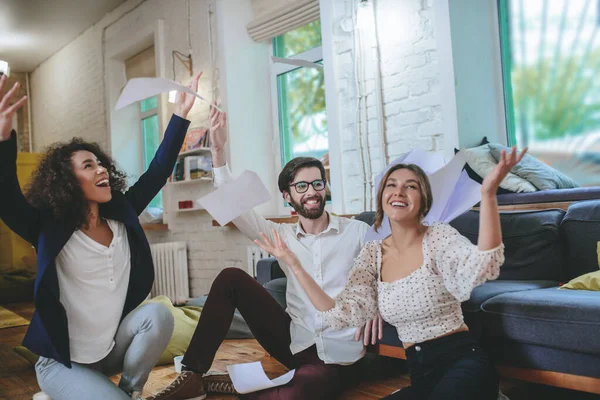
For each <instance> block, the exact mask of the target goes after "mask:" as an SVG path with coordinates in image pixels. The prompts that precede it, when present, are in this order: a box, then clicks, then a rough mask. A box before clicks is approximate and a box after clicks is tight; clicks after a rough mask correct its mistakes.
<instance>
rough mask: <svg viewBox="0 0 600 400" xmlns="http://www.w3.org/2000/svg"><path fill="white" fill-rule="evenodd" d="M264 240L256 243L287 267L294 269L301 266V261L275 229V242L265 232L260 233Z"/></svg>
mask: <svg viewBox="0 0 600 400" xmlns="http://www.w3.org/2000/svg"><path fill="white" fill-rule="evenodd" d="M260 236H261V237H262V240H255V241H254V243H256V244H257V245H259V246H260V247H262V248H263V250H265V251H267V252H268V253H270V254H272V255H274V256H275V257H277V259H279V260H281V261H283V262H284V263H286V264H287V265H289V266H291V267H294V266H298V265H300V261H299V260H298V257H296V254H294V252H293V251H291V250H290V249H289V248H288V247H287V245H286V244H285V242H284V241H283V240H282V239H281V237H280V236H279V234H278V233H277V231H276V230H275V229H273V241H272V242H271V240H270V239H269V237H268V236H267V235H265V234H264V233H263V232H261V233H260Z"/></svg>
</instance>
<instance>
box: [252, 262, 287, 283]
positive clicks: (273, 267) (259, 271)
mask: <svg viewBox="0 0 600 400" xmlns="http://www.w3.org/2000/svg"><path fill="white" fill-rule="evenodd" d="M277 278H285V274H284V273H283V271H282V270H281V267H280V266H279V262H277V259H276V258H275V257H269V258H263V259H262V260H259V261H258V263H257V264H256V279H257V280H258V282H259V283H260V284H261V285H264V284H265V283H267V282H270V281H272V280H273V279H277Z"/></svg>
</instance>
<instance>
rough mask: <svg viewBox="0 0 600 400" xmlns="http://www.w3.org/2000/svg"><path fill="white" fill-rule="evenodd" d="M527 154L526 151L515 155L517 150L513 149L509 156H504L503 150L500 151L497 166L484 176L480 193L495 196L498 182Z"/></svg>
mask: <svg viewBox="0 0 600 400" xmlns="http://www.w3.org/2000/svg"><path fill="white" fill-rule="evenodd" d="M525 153H527V149H524V150H523V151H521V154H518V155H517V149H516V148H515V147H513V148H512V151H511V152H510V154H506V151H505V150H502V152H501V153H500V159H499V160H498V165H496V167H495V168H494V169H493V170H492V171H491V172H490V173H489V174H487V175H486V177H485V179H484V180H483V182H482V184H481V191H482V192H483V193H490V194H494V195H495V194H496V191H497V190H498V186H500V182H502V180H503V179H504V178H506V175H508V173H509V172H510V170H511V169H512V168H513V167H514V166H515V165H517V163H519V161H521V159H522V158H523V156H524V155H525Z"/></svg>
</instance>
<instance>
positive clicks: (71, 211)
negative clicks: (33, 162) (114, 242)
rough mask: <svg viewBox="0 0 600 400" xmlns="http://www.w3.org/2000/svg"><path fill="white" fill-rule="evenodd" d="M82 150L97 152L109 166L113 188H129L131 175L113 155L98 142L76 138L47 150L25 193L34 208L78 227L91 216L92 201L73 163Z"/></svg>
mask: <svg viewBox="0 0 600 400" xmlns="http://www.w3.org/2000/svg"><path fill="white" fill-rule="evenodd" d="M80 150H84V151H89V152H90V153H92V154H94V155H95V156H96V157H97V158H98V160H99V161H100V162H101V163H102V166H103V167H104V168H106V170H107V172H108V175H109V182H110V188H111V191H113V192H115V191H116V192H123V191H124V190H125V188H126V187H127V180H126V178H127V176H126V174H125V173H124V172H121V171H119V170H118V169H117V167H116V166H115V163H114V161H113V160H112V158H110V156H109V155H108V154H106V153H105V152H104V151H103V150H102V148H101V147H100V146H99V145H98V144H97V143H90V142H86V141H84V140H83V139H81V138H73V139H72V140H71V141H70V142H66V143H65V142H63V143H55V144H53V145H51V146H50V147H48V149H46V151H45V153H44V155H43V156H42V159H41V161H40V164H39V165H38V167H37V169H36V171H35V172H34V173H33V175H32V177H31V181H30V183H29V185H28V186H27V188H26V193H25V197H26V198H27V200H28V201H29V203H31V205H32V206H33V207H35V208H37V209H40V210H50V211H51V212H52V214H53V215H54V217H55V218H57V219H60V220H63V221H64V222H65V223H67V224H68V225H69V226H71V227H73V228H74V229H79V228H81V227H83V226H85V225H86V223H87V221H88V215H89V207H88V203H87V201H86V199H85V198H84V197H83V190H81V187H80V185H79V181H78V180H77V177H76V176H75V173H74V172H73V166H72V164H71V157H72V156H73V153H75V152H77V151H80Z"/></svg>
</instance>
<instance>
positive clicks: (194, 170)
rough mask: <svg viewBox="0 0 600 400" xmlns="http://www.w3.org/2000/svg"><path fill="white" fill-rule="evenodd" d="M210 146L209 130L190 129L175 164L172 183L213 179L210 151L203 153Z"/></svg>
mask: <svg viewBox="0 0 600 400" xmlns="http://www.w3.org/2000/svg"><path fill="white" fill-rule="evenodd" d="M209 146H210V135H209V131H208V129H206V128H193V129H190V130H189V131H188V132H187V134H186V136H185V141H184V142H183V146H181V150H180V151H179V158H178V159H177V163H176V164H175V168H174V170H173V175H172V176H171V182H183V181H191V180H196V179H201V178H205V179H206V178H211V177H212V159H211V156H210V153H209V152H208V151H203V150H206V149H207V148H208V147H209Z"/></svg>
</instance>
